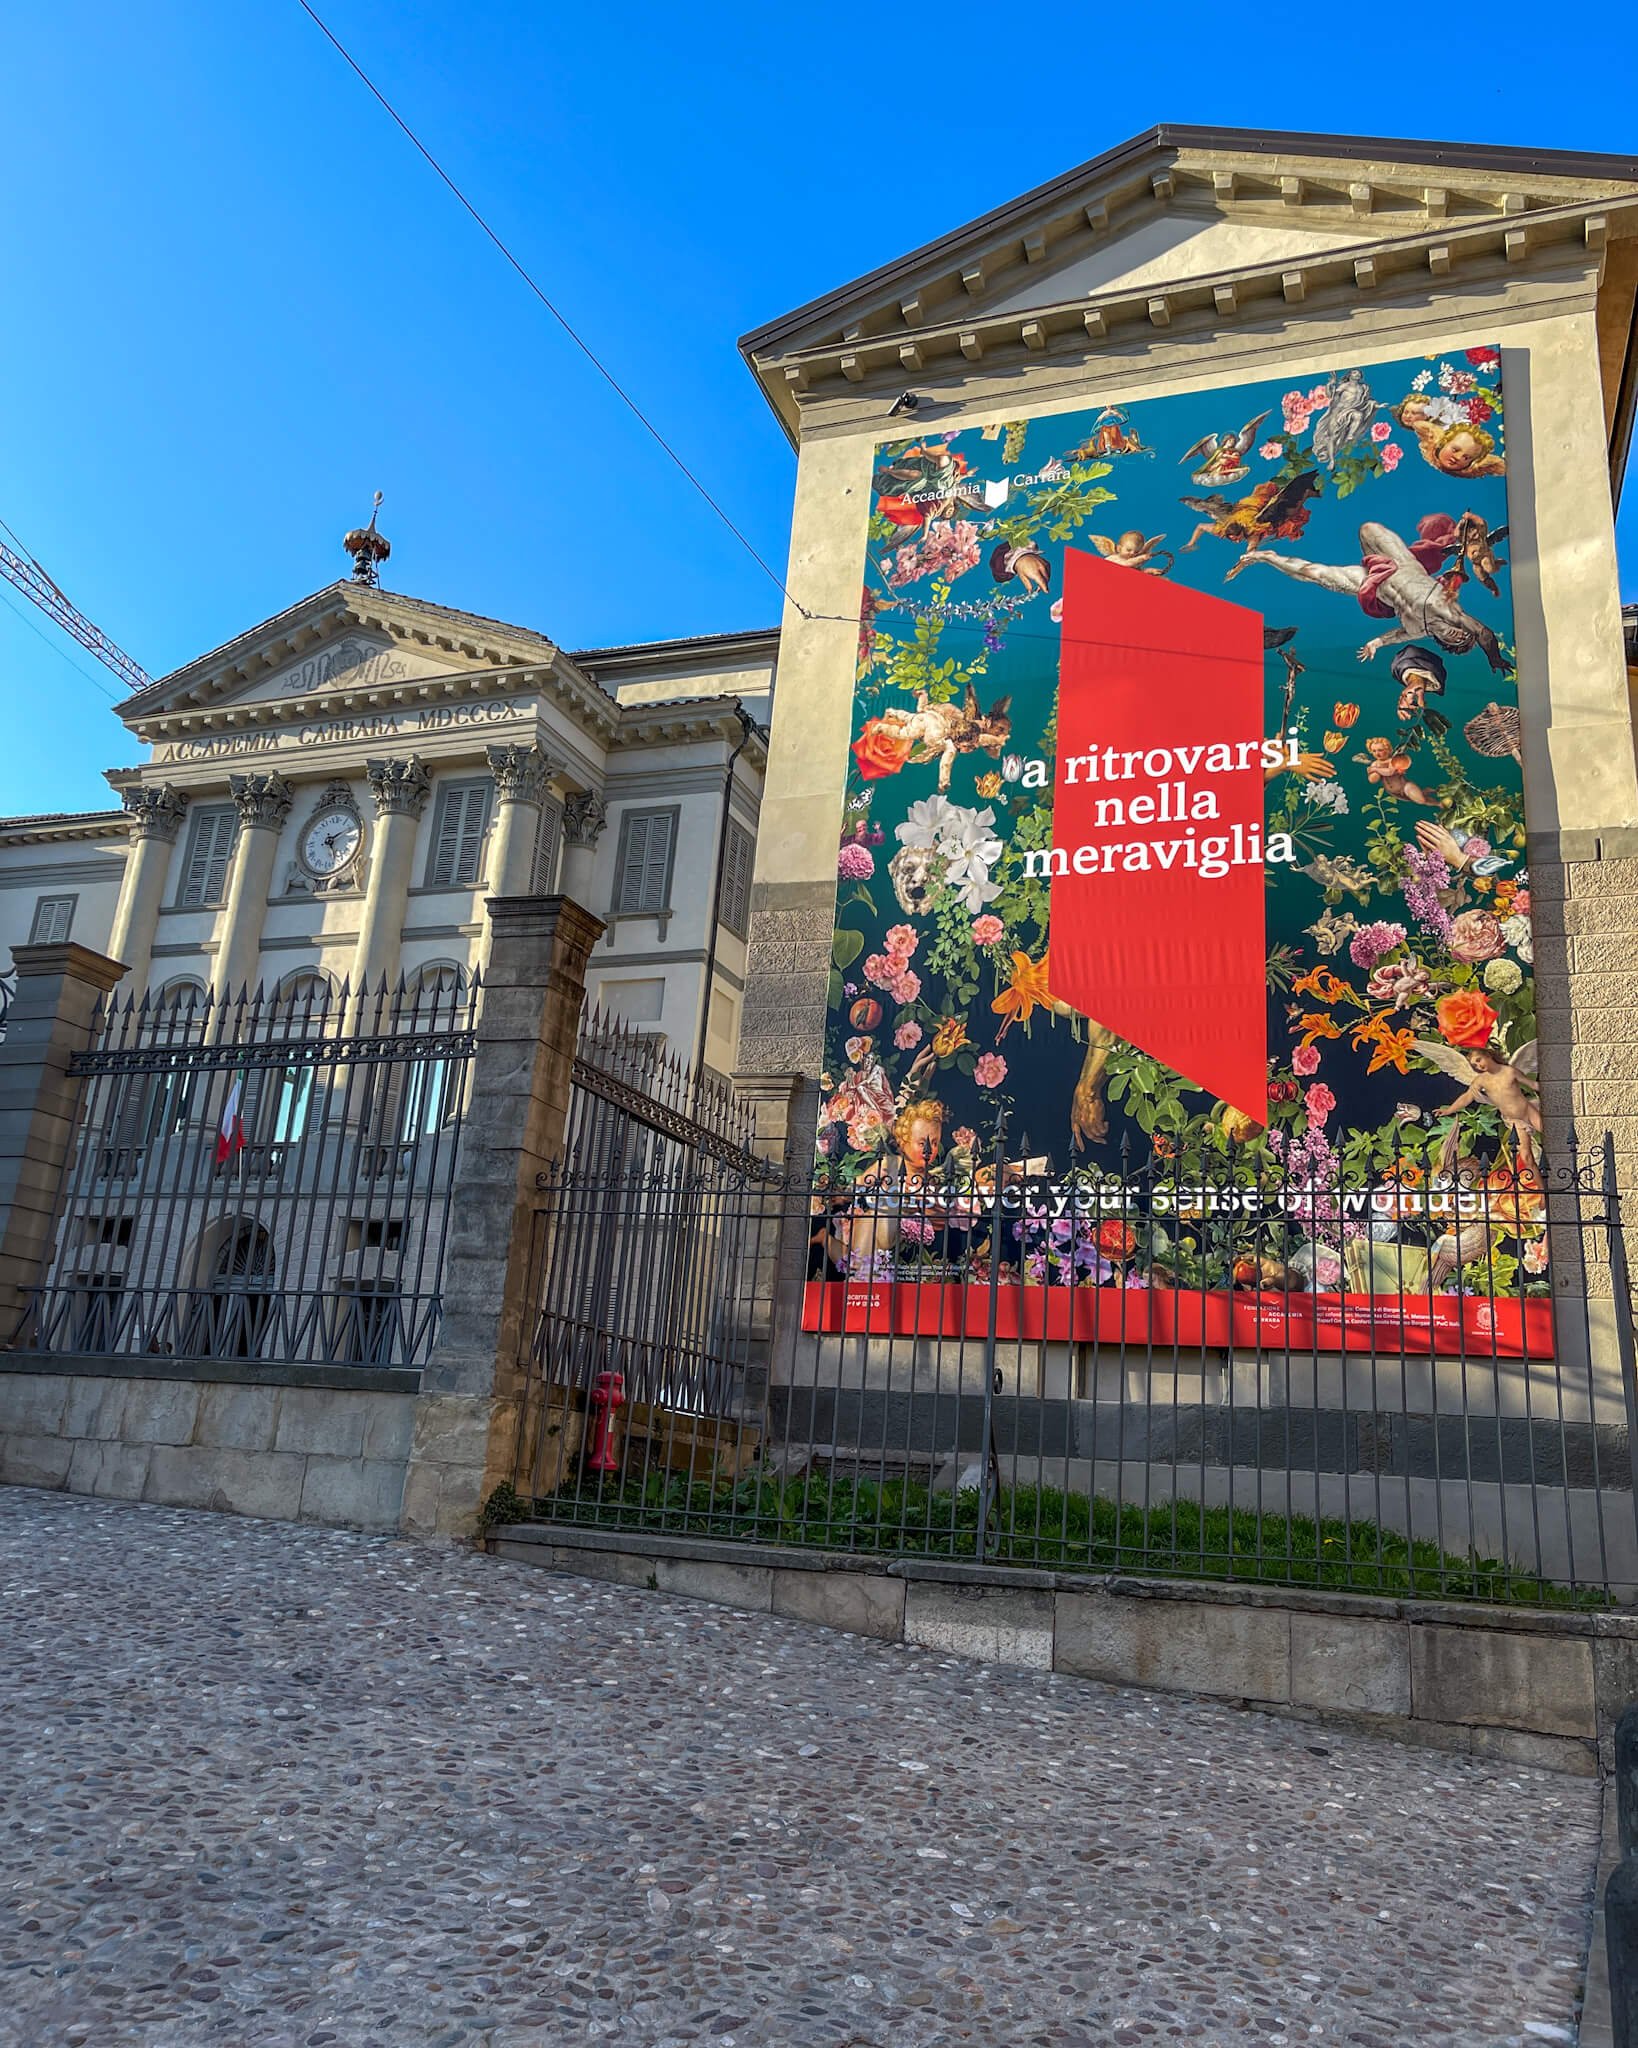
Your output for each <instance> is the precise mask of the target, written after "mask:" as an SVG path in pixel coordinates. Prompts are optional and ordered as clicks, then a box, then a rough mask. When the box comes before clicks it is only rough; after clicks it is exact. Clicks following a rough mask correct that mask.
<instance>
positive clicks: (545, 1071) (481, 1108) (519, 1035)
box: [402, 896, 603, 1536]
mask: <svg viewBox="0 0 1638 2048" xmlns="http://www.w3.org/2000/svg"><path fill="white" fill-rule="evenodd" d="M486 908H487V910H488V912H489V918H490V930H491V932H492V934H493V938H492V943H491V949H490V955H489V967H488V971H487V986H486V987H485V990H484V995H483V1002H482V1005H481V1007H480V1010H479V1017H478V1049H477V1055H476V1057H475V1059H474V1061H473V1065H472V1078H471V1098H470V1106H469V1108H468V1110H467V1113H466V1123H465V1127H464V1129H463V1130H462V1133H461V1150H460V1157H459V1160H458V1161H457V1164H456V1170H455V1185H454V1189H453V1191H452V1194H451V1198H450V1217H451V1222H450V1233H449V1244H448V1249H447V1251H446V1254H445V1260H444V1280H443V1321H442V1324H441V1326H440V1329H439V1333H438V1340H437V1342H436V1344H435V1345H434V1346H433V1351H432V1356H431V1358H430V1359H429V1360H428V1361H427V1366H426V1370H425V1372H424V1373H423V1375H422V1380H421V1393H420V1396H419V1398H418V1399H417V1402H416V1415H415V1435H414V1441H413V1443H412V1445H411V1448H410V1459H409V1470H408V1472H407V1473H406V1475H405V1480H404V1510H403V1520H402V1527H403V1529H404V1531H405V1533H406V1534H409V1535H417V1536H432V1535H437V1536H464V1535H470V1534H471V1533H472V1532H473V1531H474V1530H475V1529H476V1528H477V1525H478V1512H479V1509H480V1508H481V1507H482V1505H483V1503H484V1501H485V1500H486V1499H487V1498H488V1496H489V1494H490V1493H491V1492H492V1491H493V1490H494V1488H495V1487H497V1486H498V1485H500V1484H501V1482H502V1481H503V1480H504V1481H511V1480H512V1479H513V1478H514V1476H515V1474H514V1470H513V1467H514V1461H515V1458H516V1455H517V1444H518V1426H519V1416H520V1411H521V1405H522V1399H523V1392H524V1370H523V1357H524V1353H525V1351H526V1349H527V1347H528V1344H529V1341H530V1338H531V1335H532V1328H531V1326H532V1322H533V1317H534V1310H535V1303H534V1300H533V1286H532V1282H533V1274H532V1263H533V1262H532V1257H531V1251H532V1241H533V1232H534V1226H535V1212H536V1208H537V1206H538V1202H539V1194H538V1191H537V1187H536V1176H537V1175H538V1174H539V1173H541V1172H542V1171H543V1170H544V1168H545V1167H546V1166H547V1165H548V1164H549V1163H550V1162H551V1160H552V1159H553V1158H555V1157H556V1155H557V1154H558V1152H559V1151H560V1150H561V1148H562V1143H563V1131H564V1125H565V1122H566V1120H567V1116H568V1109H569V1087H570V1082H571V1080H572V1077H573V1072H574V1048H575V1038H576V1035H577V1032H578V1028H579V1023H580V1010H581V1005H582V1003H583V1001H584V999H585V986H586V962H587V959H588V957H589V955H590V953H591V949H592V947H593V946H594V945H595V944H596V942H597V939H598V937H599V935H600V934H601V932H602V930H603V925H602V921H601V919H599V918H595V917H593V916H592V915H591V913H590V911H587V910H583V909H582V908H581V907H580V905H579V904H578V903H573V902H571V901H570V900H569V898H568V897H566V896H511V897H498V896H492V897H491V898H490V899H489V901H488V903H487V905H486Z"/></svg>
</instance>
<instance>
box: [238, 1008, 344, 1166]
mask: <svg viewBox="0 0 1638 2048" xmlns="http://www.w3.org/2000/svg"><path fill="white" fill-rule="evenodd" d="M338 1020H339V1002H338V994H337V990H336V985H335V983H334V982H333V981H332V980H331V979H330V977H329V975H327V974H325V973H323V972H322V971H321V970H320V969H318V968H312V967H303V968H299V969H298V970H297V971H296V972H295V973H294V974H287V975H286V976H285V977H284V979H283V981H281V982H280V983H279V985H278V987H277V988H276V989H275V990H274V991H273V1013H272V1017H271V1019H270V1022H271V1024H272V1028H273V1032H274V1034H275V1036H278V1037H284V1038H290V1039H298V1038H320V1037H322V1036H323V1035H324V1033H325V1031H326V1030H329V1029H334V1028H336V1027H337V1023H338ZM314 1073H315V1068H314V1066H313V1063H312V1062H311V1061H310V1060H300V1059H298V1060H292V1061H291V1063H290V1064H289V1066H287V1067H284V1068H272V1069H269V1070H268V1072H267V1073H266V1074H265V1076H264V1077H263V1080H262V1086H261V1088H260V1090H259V1091H258V1092H259V1094H260V1098H261V1099H260V1102H259V1103H258V1106H257V1116H256V1134H257V1136H258V1137H259V1138H260V1139H261V1140H262V1142H263V1143H265V1144H268V1145H293V1144H294V1143H295V1142H296V1140H297V1139H298V1138H299V1137H300V1136H301V1134H302V1132H303V1131H305V1130H306V1128H307V1122H308V1117H309V1115H310V1114H311V1111H312V1106H313V1079H314ZM249 1128H250V1125H249V1122H248V1121H247V1124H246V1129H247V1130H248V1129H249Z"/></svg>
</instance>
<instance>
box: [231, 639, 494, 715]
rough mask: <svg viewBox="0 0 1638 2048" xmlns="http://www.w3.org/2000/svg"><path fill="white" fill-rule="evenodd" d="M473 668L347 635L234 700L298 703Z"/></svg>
mask: <svg viewBox="0 0 1638 2048" xmlns="http://www.w3.org/2000/svg"><path fill="white" fill-rule="evenodd" d="M470 667H471V663H469V662H463V661H462V660H461V659H460V658H459V657H454V658H450V657H442V658H440V657H437V656H433V655H429V654H427V653H425V652H423V651H422V650H421V649H419V648H412V647H401V646H398V645H396V644H395V643H394V642H393V641H391V640H382V639H376V638H374V637H373V636H372V637H366V636H364V635H363V634H356V633H349V634H347V635H346V636H345V637H344V638H342V639H340V640H334V641H331V642H329V643H328V644H327V645H325V646H321V647H315V648H314V649H313V650H312V651H311V652H310V653H308V654H304V655H302V656H301V657H300V658H299V659H298V660H295V661H292V662H288V663H286V665H285V666H284V667H283V668H280V669H276V670H275V671H274V672H273V674H272V675H270V676H267V677H266V678H264V679H263V680H262V681H259V682H255V683H251V684H249V685H247V686H246V687H244V688H243V689H241V690H238V691H235V692H234V693H233V698H232V701H233V702H234V703H238V704H266V703H275V702H279V701H281V700H283V699H286V698H288V699H291V700H293V701H299V700H300V699H302V698H306V697H311V696H313V695H314V694H315V693H317V692H319V691H327V690H344V689H355V690H377V689H380V688H382V687H383V686H384V685H386V684H389V683H397V682H410V681H415V680H418V679H420V678H422V677H424V676H439V675H450V674H453V673H456V672H459V671H460V670H462V669H466V668H470Z"/></svg>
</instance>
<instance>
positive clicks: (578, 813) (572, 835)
mask: <svg viewBox="0 0 1638 2048" xmlns="http://www.w3.org/2000/svg"><path fill="white" fill-rule="evenodd" d="M608 818H609V807H608V805H607V804H606V803H604V801H603V799H602V797H601V796H600V795H599V794H598V793H597V791H596V790H595V789H582V790H577V791H576V793H575V794H574V795H573V796H571V797H567V798H565V800H564V804H563V838H564V841H565V843H566V844H568V845H570V846H595V845H596V844H597V835H598V834H599V833H600V832H601V831H602V829H603V827H604V826H605V825H606V824H607V823H608Z"/></svg>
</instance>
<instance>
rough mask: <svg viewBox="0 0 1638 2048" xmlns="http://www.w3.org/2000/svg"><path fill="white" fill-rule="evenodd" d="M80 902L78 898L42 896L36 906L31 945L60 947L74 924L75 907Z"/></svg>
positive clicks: (30, 936) (30, 933)
mask: <svg viewBox="0 0 1638 2048" xmlns="http://www.w3.org/2000/svg"><path fill="white" fill-rule="evenodd" d="M78 901H79V898H78V897H77V896H42V897H41V898H40V899H39V901H38V902H37V903H36V904H35V906H34V923H33V926H32V927H31V928H30V931H29V935H28V942H29V944H30V945H31V946H60V945H61V944H62V942H63V940H64V939H66V938H67V937H68V934H69V930H70V928H71V927H72V925H73V923H74V905H75V904H76V903H77V902H78Z"/></svg>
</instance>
